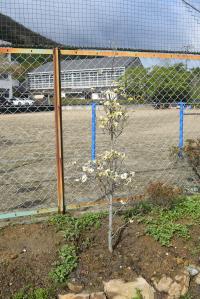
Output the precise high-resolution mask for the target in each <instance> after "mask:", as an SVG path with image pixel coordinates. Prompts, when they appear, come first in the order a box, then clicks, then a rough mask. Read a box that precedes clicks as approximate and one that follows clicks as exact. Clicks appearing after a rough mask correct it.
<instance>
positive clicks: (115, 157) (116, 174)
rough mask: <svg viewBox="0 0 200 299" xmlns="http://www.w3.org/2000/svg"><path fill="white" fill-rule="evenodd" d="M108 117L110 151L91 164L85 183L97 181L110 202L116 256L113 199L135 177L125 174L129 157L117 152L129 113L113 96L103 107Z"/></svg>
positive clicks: (110, 239)
mask: <svg viewBox="0 0 200 299" xmlns="http://www.w3.org/2000/svg"><path fill="white" fill-rule="evenodd" d="M103 107H104V111H105V116H103V117H101V118H100V127H101V128H102V129H103V131H104V133H106V134H108V136H109V139H110V149H109V151H105V152H104V153H102V154H101V155H98V156H97V159H96V160H95V161H88V162H87V163H86V164H85V165H84V166H83V167H82V177H81V181H82V183H85V182H86V181H88V180H95V181H96V182H97V184H98V185H99V187H100V190H101V192H102V194H103V195H104V196H105V198H107V200H108V206H109V229H108V248H109V251H110V252H111V253H112V252H113V198H114V195H115V193H116V191H117V190H118V189H119V188H120V187H121V186H122V185H123V186H128V185H129V184H130V183H131V182H132V180H133V177H134V175H135V173H134V172H130V171H124V168H123V162H124V159H125V153H121V152H119V151H117V150H116V140H117V138H118V137H119V136H120V135H121V134H122V132H123V130H124V126H125V123H126V121H127V119H128V115H127V112H126V111H125V109H124V108H123V107H122V106H121V105H120V104H119V102H118V101H117V100H116V97H115V98H114V97H113V96H110V97H109V99H108V100H105V101H104V103H103Z"/></svg>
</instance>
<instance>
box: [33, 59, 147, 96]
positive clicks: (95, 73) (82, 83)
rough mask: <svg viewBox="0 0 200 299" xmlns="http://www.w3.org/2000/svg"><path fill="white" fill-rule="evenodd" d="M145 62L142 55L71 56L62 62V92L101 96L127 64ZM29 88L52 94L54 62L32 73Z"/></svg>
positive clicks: (127, 66) (133, 64)
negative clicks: (131, 56) (132, 56)
mask: <svg viewBox="0 0 200 299" xmlns="http://www.w3.org/2000/svg"><path fill="white" fill-rule="evenodd" d="M133 66H142V64H141V62H140V59H139V58H128V57H114V58H113V57H99V58H82V59H80V58H79V59H77V58H76V59H68V60H64V61H62V62H61V88H62V96H63V97H64V96H66V95H79V96H88V95H89V96H90V97H95V99H97V98H100V94H101V93H102V92H105V91H106V90H108V89H110V88H112V87H114V86H116V84H117V80H118V79H119V78H120V77H121V76H122V75H124V73H125V70H126V69H127V68H130V67H133ZM28 85H29V89H30V91H31V92H32V93H34V94H52V93H53V89H54V78H53V63H52V62H48V63H46V64H44V65H41V66H40V67H38V68H37V69H35V70H33V71H32V72H30V73H28Z"/></svg>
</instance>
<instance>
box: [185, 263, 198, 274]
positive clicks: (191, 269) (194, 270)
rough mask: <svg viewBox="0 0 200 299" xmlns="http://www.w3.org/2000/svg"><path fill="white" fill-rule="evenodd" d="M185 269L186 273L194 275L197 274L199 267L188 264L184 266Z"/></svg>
mask: <svg viewBox="0 0 200 299" xmlns="http://www.w3.org/2000/svg"><path fill="white" fill-rule="evenodd" d="M186 270H187V271H188V273H189V274H190V275H191V276H196V275H197V274H199V269H197V268H196V267H195V266H193V265H190V266H188V267H186Z"/></svg>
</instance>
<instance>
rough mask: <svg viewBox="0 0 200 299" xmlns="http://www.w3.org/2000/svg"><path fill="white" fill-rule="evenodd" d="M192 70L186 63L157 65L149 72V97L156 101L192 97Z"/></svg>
mask: <svg viewBox="0 0 200 299" xmlns="http://www.w3.org/2000/svg"><path fill="white" fill-rule="evenodd" d="M191 79H192V78H191V72H190V71H187V70H186V69H185V66H184V64H182V63H179V64H175V65H173V66H169V67H164V66H155V67H153V69H152V70H151V71H150V72H149V74H148V80H147V93H148V98H149V100H150V101H152V102H156V103H160V104H163V103H165V104H166V103H172V102H179V101H184V102H188V101H189V100H190V99H191Z"/></svg>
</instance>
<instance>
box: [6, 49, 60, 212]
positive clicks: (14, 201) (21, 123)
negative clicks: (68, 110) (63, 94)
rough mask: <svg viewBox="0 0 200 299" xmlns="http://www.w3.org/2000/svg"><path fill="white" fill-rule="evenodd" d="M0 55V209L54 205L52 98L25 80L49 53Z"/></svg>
mask: <svg viewBox="0 0 200 299" xmlns="http://www.w3.org/2000/svg"><path fill="white" fill-rule="evenodd" d="M0 60H1V66H0V68H1V69H0V152H1V153H0V193H1V196H0V212H3V213H4V212H7V213H12V212H16V211H26V210H32V209H39V208H53V207H56V196H57V195H56V163H55V136H54V135H55V129H54V115H53V105H52V103H53V100H52V99H53V97H52V94H50V93H49V94H48V95H45V94H43V95H41V93H40V90H35V91H34V90H32V89H31V86H30V84H29V72H31V71H32V70H33V69H35V68H37V66H38V65H41V64H44V65H45V64H46V63H47V62H48V61H52V56H51V55H29V54H16V55H15V54H12V55H11V54H1V55H0Z"/></svg>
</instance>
